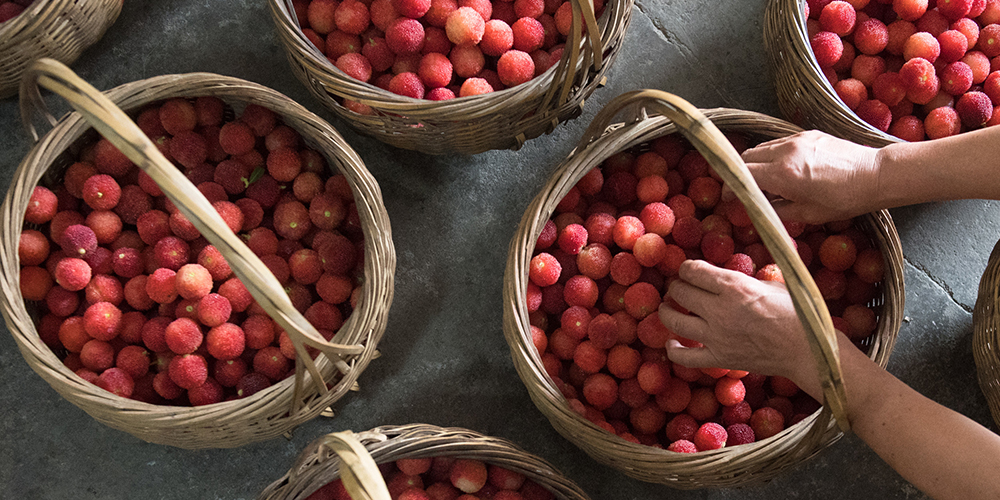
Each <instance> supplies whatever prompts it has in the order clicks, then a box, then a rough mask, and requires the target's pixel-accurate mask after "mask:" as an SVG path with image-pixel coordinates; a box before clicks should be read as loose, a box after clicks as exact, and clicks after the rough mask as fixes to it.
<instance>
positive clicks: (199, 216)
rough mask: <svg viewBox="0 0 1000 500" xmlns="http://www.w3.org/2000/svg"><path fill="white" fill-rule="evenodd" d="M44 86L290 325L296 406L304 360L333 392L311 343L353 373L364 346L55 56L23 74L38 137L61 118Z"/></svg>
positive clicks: (25, 111) (25, 107)
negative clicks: (293, 294) (309, 310)
mask: <svg viewBox="0 0 1000 500" xmlns="http://www.w3.org/2000/svg"><path fill="white" fill-rule="evenodd" d="M39 87H44V88H46V89H48V90H50V91H52V92H54V93H56V94H57V95H59V96H61V97H63V98H64V99H66V101H68V102H69V103H70V105H72V106H73V108H75V109H76V110H77V111H78V112H80V114H81V115H83V117H84V118H86V120H87V121H88V122H89V123H90V124H91V125H92V126H93V127H94V128H95V129H97V131H98V132H99V133H100V134H101V135H103V136H104V137H105V138H107V139H108V140H109V141H111V143H112V144H114V145H115V146H116V147H117V148H118V149H119V150H121V152H122V153H124V154H125V156H127V157H128V158H129V159H130V160H132V161H133V162H134V163H135V164H136V165H137V166H138V167H139V168H140V169H142V170H143V171H144V172H146V173H147V174H149V176H150V177H152V178H153V180H154V181H156V184H157V185H159V186H160V189H161V190H163V193H164V194H165V195H166V196H167V197H168V198H169V199H170V201H172V202H173V203H174V205H176V206H177V208H178V209H179V210H180V211H181V213H182V214H184V216H185V217H187V218H188V220H190V221H191V223H192V224H194V225H195V227H197V228H198V231H200V232H201V233H202V235H204V236H205V238H206V239H207V240H208V241H209V242H210V243H212V244H213V245H215V246H216V247H217V248H219V250H220V251H221V252H222V253H223V255H225V256H226V261H227V262H228V263H229V265H230V267H231V268H232V269H233V272H234V273H236V275H237V277H239V278H240V280H241V281H242V282H243V284H244V286H246V288H247V291H249V292H250V294H251V295H253V297H254V298H255V299H256V300H257V302H258V303H259V304H260V306H261V307H263V308H264V310H266V311H267V313H268V314H269V315H270V316H271V318H272V319H274V320H275V321H277V322H278V324H279V325H280V326H281V327H282V328H284V329H285V331H286V332H287V333H288V336H289V337H290V338H291V340H292V343H293V344H294V346H295V352H296V353H297V354H298V356H296V362H295V363H296V379H295V383H296V397H295V398H293V400H294V403H293V405H295V406H296V409H297V403H298V402H299V399H300V398H299V397H298V396H300V394H301V386H302V378H303V376H304V375H303V370H302V369H301V368H302V366H303V365H304V366H305V369H306V371H308V372H309V374H310V375H311V376H312V379H313V382H314V383H315V385H316V388H317V389H318V391H319V393H320V394H322V395H326V394H327V392H328V389H327V387H326V383H325V381H324V380H323V377H322V375H321V374H320V371H319V369H318V368H317V367H316V363H315V361H314V360H313V359H312V358H311V357H310V356H309V354H308V353H307V352H306V347H305V346H306V345H309V346H312V347H314V348H316V349H319V350H320V351H322V352H323V353H325V354H326V355H327V357H328V359H330V361H331V362H333V363H334V365H335V366H336V367H337V368H338V369H339V370H340V371H341V372H342V373H347V372H348V371H349V370H350V367H349V366H348V365H347V363H346V362H345V361H344V360H343V359H342V358H341V355H353V354H361V353H362V352H363V350H364V346H361V345H342V344H335V343H331V342H327V341H326V340H325V339H324V338H323V336H322V335H320V333H319V331H317V330H316V328H314V327H313V326H312V324H310V323H309V322H308V321H306V319H305V317H304V316H302V314H301V313H300V312H299V311H298V310H296V309H295V307H294V306H293V305H292V302H291V300H290V299H289V298H288V294H286V293H285V291H284V288H283V287H282V286H281V283H279V282H278V280H277V279H276V278H275V277H274V275H273V274H271V273H270V272H269V271H267V269H268V268H267V266H265V265H264V263H263V262H261V261H260V259H259V258H257V256H256V255H255V254H254V253H253V252H251V251H250V249H249V248H248V247H247V246H246V245H245V244H243V243H242V242H241V241H240V239H239V238H238V237H237V236H236V235H235V234H234V233H233V232H232V230H230V229H229V226H227V225H226V223H225V222H224V221H223V220H222V218H221V217H220V216H219V214H218V213H217V212H216V211H215V209H214V208H212V205H211V203H209V201H208V199H206V198H205V196H204V195H203V194H201V191H199V190H198V188H196V187H195V186H194V184H192V183H191V181H190V180H188V178H187V177H185V176H184V175H183V174H182V173H181V172H180V171H179V170H178V169H177V168H176V167H174V165H173V164H171V163H170V161H168V160H167V159H166V158H165V157H164V156H163V154H162V153H160V151H159V150H158V149H157V148H156V146H154V145H153V143H152V142H151V141H150V140H149V138H148V137H146V135H145V134H144V133H143V132H142V131H141V130H139V127H138V126H137V125H136V124H135V123H134V122H133V121H132V120H131V119H130V118H129V117H128V116H127V115H126V114H125V113H124V112H123V111H122V110H121V109H119V108H118V107H117V106H115V105H114V103H112V102H111V101H110V100H109V99H108V98H107V97H105V96H104V95H103V94H101V93H100V92H99V91H98V90H97V89H95V88H94V87H93V86H91V85H90V84H89V83H87V82H85V81H84V80H83V79H81V78H80V77H79V76H77V75H76V74H75V73H73V71H72V70H70V69H69V68H68V67H66V65H64V64H62V63H60V62H59V61H56V60H54V59H39V60H38V61H35V62H34V63H33V64H32V65H31V66H30V67H29V68H28V69H27V70H26V71H25V73H24V76H23V78H22V80H21V89H20V90H21V118H22V120H23V121H24V124H25V127H26V128H27V129H28V131H29V132H30V133H31V135H32V136H33V137H34V138H35V139H36V140H37V137H38V134H37V131H36V130H35V128H34V126H33V125H32V123H31V122H32V117H33V116H34V115H35V113H36V112H37V111H38V110H45V111H43V112H44V113H45V114H46V116H47V118H48V120H49V122H50V123H55V121H54V120H55V119H54V118H53V117H52V116H51V114H49V113H48V111H47V110H46V106H45V103H44V101H42V97H41V93H40V91H39Z"/></svg>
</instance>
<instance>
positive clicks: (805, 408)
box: [526, 135, 885, 452]
mask: <svg viewBox="0 0 1000 500" xmlns="http://www.w3.org/2000/svg"><path fill="white" fill-rule="evenodd" d="M729 138H730V140H731V141H732V142H733V144H734V146H736V148H737V150H738V151H742V150H744V149H746V140H745V139H744V138H743V137H741V136H736V135H730V136H729ZM785 227H786V229H787V230H788V232H789V234H790V235H791V236H792V237H793V238H794V241H795V244H796V247H797V250H798V253H799V256H800V257H801V258H802V260H803V262H804V263H805V264H806V265H807V266H808V267H809V270H810V272H811V274H812V276H813V278H814V279H815V281H816V284H817V286H818V287H819V290H820V291H821V293H822V295H823V297H824V299H825V300H826V303H827V306H828V308H829V310H830V313H831V315H833V316H834V318H833V321H834V326H835V327H836V328H837V329H839V330H841V331H843V332H844V333H845V334H847V335H848V336H849V337H850V338H851V339H853V340H855V341H856V342H859V343H861V342H862V341H864V340H865V339H866V338H868V337H869V336H871V335H872V334H873V333H874V332H875V330H876V327H877V320H876V319H877V318H876V312H875V311H874V310H873V309H871V308H869V307H867V305H866V304H869V303H872V300H873V299H874V298H875V295H876V292H877V289H876V286H877V284H878V282H879V281H881V279H882V276H883V274H884V265H885V264H884V259H883V256H882V254H881V252H880V251H879V250H878V249H877V248H874V247H872V244H871V243H870V241H869V239H868V238H867V237H866V236H865V235H864V234H863V233H862V232H861V231H860V230H859V229H858V228H857V227H855V225H854V223H853V221H851V220H847V221H839V222H835V223H829V224H826V225H806V224H802V223H793V222H786V223H785ZM685 259H703V260H705V261H708V262H710V263H713V264H715V265H717V266H720V267H725V268H727V269H731V270H735V271H740V272H743V273H745V274H747V275H749V276H753V277H756V278H757V279H760V280H769V281H779V282H784V280H783V278H782V275H781V270H780V269H779V268H778V267H777V265H776V264H774V261H773V259H772V258H771V255H770V254H769V252H768V250H767V249H766V248H765V247H764V245H763V244H762V243H761V240H760V237H759V234H758V233H757V230H756V229H755V228H754V226H753V224H752V223H751V220H750V218H749V217H748V215H747V212H746V208H745V207H744V205H743V204H742V203H741V202H740V201H739V200H738V199H737V198H735V196H734V195H733V193H732V192H730V191H727V190H724V189H723V185H722V183H721V180H720V178H719V177H718V176H717V175H716V174H715V172H714V171H712V169H711V168H710V167H709V165H708V163H707V162H706V161H705V159H704V158H703V157H702V156H701V154H700V153H698V152H697V151H696V150H694V149H693V148H692V147H691V146H690V145H689V144H688V143H687V141H685V140H684V139H683V138H681V137H679V136H677V135H669V136H665V137H661V138H658V139H656V140H654V141H652V142H651V143H648V144H644V145H640V146H637V147H636V148H634V149H632V150H629V151H624V152H620V153H617V154H615V155H613V156H611V157H609V158H608V159H607V160H605V161H604V163H603V164H602V165H600V166H599V167H597V168H594V169H593V170H591V171H590V172H589V173H587V174H586V175H585V176H584V177H582V178H581V179H580V180H579V182H577V184H576V185H575V186H574V187H573V188H571V189H570V190H569V192H568V193H567V194H566V196H565V197H564V198H563V199H562V200H561V201H560V203H559V204H558V205H557V207H556V210H555V213H554V215H553V217H552V218H551V219H550V220H548V221H546V223H545V226H544V228H543V230H542V232H541V234H540V235H539V237H538V240H537V243H536V245H535V249H534V253H533V257H532V259H531V261H530V263H529V268H528V277H529V283H528V285H527V304H526V305H527V310H528V311H529V321H530V324H531V335H532V341H533V343H534V346H535V348H536V349H537V350H538V352H539V353H540V357H541V360H542V363H543V364H544V367H545V370H546V372H547V373H548V374H549V376H550V377H551V378H552V379H553V381H554V382H555V384H556V386H557V387H558V388H559V389H560V391H561V392H562V393H563V395H564V396H565V397H566V399H567V400H568V402H569V405H570V407H571V408H572V409H573V410H575V411H576V412H578V413H579V414H580V415H582V416H583V417H584V418H586V419H588V420H590V421H591V422H593V423H594V424H596V425H598V426H600V427H602V428H604V429H606V430H607V431H608V432H612V433H614V434H616V435H618V436H620V437H622V438H623V439H626V440H629V441H632V442H635V443H642V444H646V445H650V446H656V447H661V448H666V449H669V450H672V451H683V452H695V451H704V450H712V449H717V448H721V447H723V446H733V445H739V444H745V443H751V442H754V441H756V440H760V439H764V438H768V437H770V436H773V435H775V434H777V433H778V432H780V431H781V430H783V429H784V428H786V427H787V426H790V425H792V424H795V423H796V422H798V421H799V420H801V419H802V418H804V417H806V416H807V415H809V414H811V413H812V412H814V411H815V410H816V409H818V408H819V403H817V402H816V401H815V400H814V399H812V398H811V397H809V396H808V395H806V394H805V393H803V392H802V391H800V390H799V388H798V387H796V385H795V384H794V383H792V382H791V381H789V380H788V379H785V378H782V377H765V376H763V375H759V374H755V373H748V372H745V371H736V370H725V369H716V368H712V369H694V368H688V367H685V366H682V365H679V364H677V363H672V362H671V361H670V360H669V359H668V358H667V355H666V350H665V345H666V343H667V340H668V339H671V338H676V339H678V340H679V341H681V342H682V343H685V344H686V345H696V343H694V342H693V341H690V340H688V339H684V338H681V337H679V336H678V335H677V334H676V333H675V332H673V331H671V330H669V329H667V328H666V327H664V326H663V324H662V323H660V320H659V317H658V314H657V310H658V308H659V306H660V304H661V302H664V301H666V302H667V303H668V304H670V305H671V306H673V307H675V308H676V309H677V310H681V311H683V309H682V308H681V307H680V306H678V305H677V304H676V303H674V302H673V301H672V300H670V299H669V298H668V297H665V292H666V290H667V287H668V286H669V284H670V282H671V281H672V280H674V279H676V277H677V271H678V268H679V266H680V264H681V262H683V261H684V260H685ZM683 312H686V311H683Z"/></svg>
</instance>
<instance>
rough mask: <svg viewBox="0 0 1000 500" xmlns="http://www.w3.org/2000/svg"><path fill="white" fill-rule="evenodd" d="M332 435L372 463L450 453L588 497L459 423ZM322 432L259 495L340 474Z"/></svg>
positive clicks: (281, 495)
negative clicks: (357, 445)
mask: <svg viewBox="0 0 1000 500" xmlns="http://www.w3.org/2000/svg"><path fill="white" fill-rule="evenodd" d="M337 434H339V435H340V436H337V437H336V438H335V439H336V440H341V439H344V438H348V439H350V438H352V437H353V439H356V440H357V441H359V442H361V443H362V444H363V445H364V447H365V449H366V450H367V452H368V453H369V454H370V457H371V458H372V459H373V460H374V461H375V463H378V464H384V463H389V462H394V461H396V460H399V459H403V458H429V457H455V458H465V459H472V460H480V461H483V462H486V463H489V464H493V465H497V466H500V467H503V468H506V469H509V470H511V471H514V472H518V473H521V474H523V475H524V476H525V477H527V478H528V479H530V480H532V481H534V482H536V483H538V484H539V485H540V486H543V487H545V488H546V489H548V490H549V491H551V492H552V493H554V494H555V497H556V498H557V499H558V500H589V497H588V496H587V494H586V493H584V492H583V490H581V489H580V487H579V486H577V485H576V484H575V483H573V482H572V481H571V480H569V479H568V478H567V477H566V476H564V475H562V474H561V473H560V472H559V471H557V470H556V469H555V468H554V467H553V466H552V465H551V464H549V463H548V462H546V461H545V460H543V459H541V458H540V457H538V456H536V455H533V454H530V453H528V452H526V451H524V450H523V449H521V448H520V447H518V446H517V445H516V444H514V443H513V442H511V441H508V440H506V439H502V438H496V437H491V436H485V435H483V434H480V433H478V432H475V431H471V430H468V429H461V428H445V427H438V426H434V425H429V424H409V425H402V426H383V427H376V428H375V429H372V430H370V431H366V432H361V433H357V434H353V436H352V435H351V433H349V432H345V433H337ZM328 444H329V441H328V437H327V436H324V437H321V438H318V439H316V440H314V441H313V442H312V443H310V444H309V445H308V446H306V448H305V449H303V450H302V452H300V453H299V456H298V457H297V458H296V461H295V465H294V466H293V467H292V468H291V469H290V470H289V471H288V472H287V473H285V475H284V476H283V477H282V478H281V479H278V480H277V481H275V482H273V483H271V484H270V485H269V486H268V487H267V488H265V489H264V491H263V492H261V494H260V496H259V497H258V498H259V499H260V500H292V499H296V500H298V499H302V498H306V497H307V496H308V495H310V494H312V493H313V492H314V491H316V490H317V489H319V488H320V487H322V486H323V485H325V484H327V483H329V482H330V481H333V480H335V479H337V478H338V477H340V476H341V471H340V469H341V464H342V460H341V459H340V458H339V457H338V456H337V455H336V454H333V453H331V451H330V449H329V447H328Z"/></svg>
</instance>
